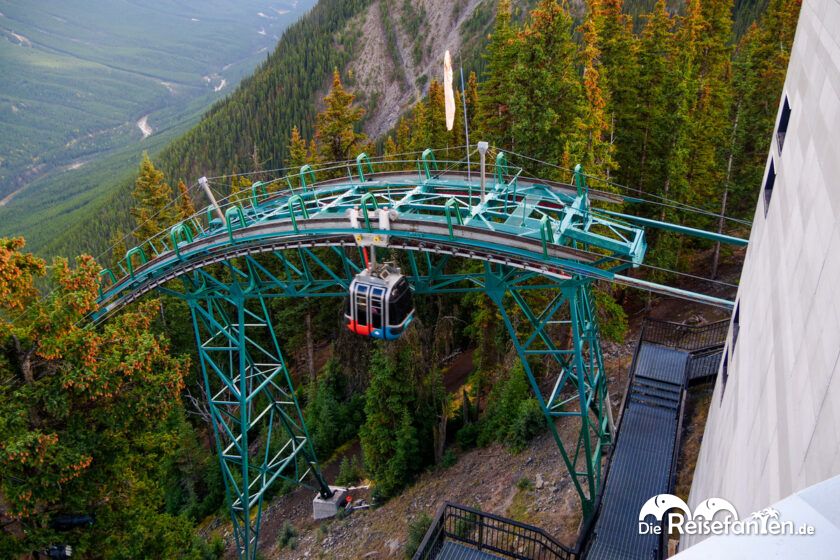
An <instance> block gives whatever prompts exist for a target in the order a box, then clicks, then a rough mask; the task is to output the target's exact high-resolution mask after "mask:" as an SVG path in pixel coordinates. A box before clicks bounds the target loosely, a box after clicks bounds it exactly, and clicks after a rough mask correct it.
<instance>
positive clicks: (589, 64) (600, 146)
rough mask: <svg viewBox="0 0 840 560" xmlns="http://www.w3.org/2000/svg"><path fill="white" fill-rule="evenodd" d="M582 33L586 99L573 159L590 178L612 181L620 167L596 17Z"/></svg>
mask: <svg viewBox="0 0 840 560" xmlns="http://www.w3.org/2000/svg"><path fill="white" fill-rule="evenodd" d="M581 32H582V35H583V48H582V49H581V58H582V60H581V62H582V66H583V91H584V96H583V99H582V103H581V106H580V108H579V110H578V116H577V118H576V127H575V128H576V130H575V133H574V134H573V135H572V137H571V138H570V140H569V144H570V149H571V155H572V157H574V158H575V160H576V162H577V163H580V164H582V165H583V167H584V169H585V170H586V172H587V173H589V174H590V175H594V176H595V177H605V178H607V179H608V178H609V176H610V173H611V172H612V170H613V169H615V167H616V163H615V160H614V159H613V153H614V151H615V147H614V145H613V144H612V143H611V142H610V132H611V128H612V126H611V123H610V122H609V121H608V120H607V118H608V117H607V114H608V108H607V106H608V99H609V97H608V96H609V92H608V91H605V89H604V87H603V85H604V84H605V83H606V81H607V80H606V78H605V77H604V76H603V75H602V74H603V67H602V66H601V63H600V56H601V51H600V47H599V44H600V38H599V36H598V31H597V27H596V25H595V17H594V14H590V17H588V18H587V19H586V21H585V22H584V23H583V25H582V26H581ZM597 186H598V188H599V189H607V190H609V188H610V186H609V184H608V183H599V184H598V185H597Z"/></svg>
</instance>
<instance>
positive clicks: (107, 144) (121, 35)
mask: <svg viewBox="0 0 840 560" xmlns="http://www.w3.org/2000/svg"><path fill="white" fill-rule="evenodd" d="M314 3H315V0H300V1H295V0H252V1H249V2H238V1H234V0H210V1H206V2H198V1H196V0H191V1H187V2H175V1H173V0H150V1H147V2H133V1H130V0H107V1H105V0H84V1H82V0H61V1H57V0H47V1H42V2H34V3H33V2H15V1H11V0H0V74H2V76H3V79H2V80H0V130H2V134H0V234H26V235H27V237H30V238H31V239H32V241H33V243H34V244H36V245H40V244H43V242H44V241H45V238H44V237H43V236H41V232H40V231H39V229H38V228H36V227H33V226H35V225H36V224H37V223H38V222H39V221H43V219H44V218H46V217H47V216H48V215H49V216H50V218H54V219H58V220H59V221H61V222H63V225H64V227H65V228H66V225H67V221H66V220H62V218H63V216H62V213H63V212H72V211H74V210H77V209H80V208H85V207H86V206H87V205H89V204H90V203H91V201H97V200H99V201H101V197H102V195H103V193H104V192H112V191H113V187H114V185H115V184H116V182H117V181H116V179H117V178H118V177H119V176H120V171H121V170H125V171H129V170H130V171H134V168H135V167H136V162H137V160H138V156H139V154H140V153H141V152H142V150H144V149H152V150H155V151H157V150H159V149H160V147H162V146H164V145H165V144H166V143H168V142H169V141H171V140H172V139H173V138H175V137H177V136H179V135H180V134H182V133H183V132H185V131H186V130H187V129H188V128H189V127H190V126H191V125H192V124H194V123H195V122H197V121H198V119H199V118H200V116H201V114H202V113H203V112H204V111H205V110H206V108H207V107H208V106H209V105H210V104H211V103H212V102H213V101H214V100H216V99H219V98H220V97H222V96H224V95H226V94H227V93H228V92H230V91H231V90H232V89H233V88H234V87H235V86H236V84H237V83H238V82H239V80H240V79H241V78H242V77H243V76H245V75H248V74H250V73H251V71H252V70H253V68H254V67H255V66H256V65H257V64H258V63H259V62H260V61H261V60H264V59H265V57H266V53H267V52H268V51H270V50H271V49H272V48H273V47H274V45H275V44H276V42H277V40H278V39H279V36H280V35H281V34H282V32H283V30H284V29H285V28H286V27H287V26H288V25H289V24H290V23H292V22H293V21H295V20H296V19H298V18H299V17H300V16H301V15H302V14H303V13H305V12H306V11H307V10H308V9H309V8H310V7H311V6H312V5H314ZM161 135H163V136H164V137H163V138H161ZM115 154H116V155H118V156H119V157H117V158H115V157H114V155H115ZM105 170H107V172H103V171H105Z"/></svg>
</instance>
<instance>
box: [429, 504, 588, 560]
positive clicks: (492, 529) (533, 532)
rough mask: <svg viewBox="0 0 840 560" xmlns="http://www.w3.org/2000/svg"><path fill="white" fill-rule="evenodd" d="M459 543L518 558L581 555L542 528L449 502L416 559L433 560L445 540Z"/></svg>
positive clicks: (572, 558)
mask: <svg viewBox="0 0 840 560" xmlns="http://www.w3.org/2000/svg"><path fill="white" fill-rule="evenodd" d="M447 540H449V541H454V542H458V543H460V544H462V545H465V546H469V547H471V548H474V549H477V550H486V551H488V552H492V553H494V554H498V555H501V556H503V557H505V558H513V559H516V560H550V559H560V560H578V559H579V558H580V554H579V552H578V551H576V550H573V549H571V548H569V547H567V546H564V545H562V544H560V543H559V542H557V541H556V540H555V539H554V538H553V537H551V536H550V535H548V534H547V533H546V532H545V531H543V530H542V529H540V528H539V527H534V526H532V525H527V524H525V523H520V522H518V521H514V520H512V519H508V518H505V517H501V516H498V515H494V514H492V513H487V512H483V511H479V510H477V509H473V508H470V507H466V506H461V505H457V504H452V503H449V502H447V503H446V504H444V506H443V507H442V508H441V509H440V510H439V511H438V513H437V515H436V516H435V519H434V521H433V522H432V525H431V526H430V527H429V530H428V531H426V536H425V537H424V538H423V542H421V543H420V547H419V548H418V549H417V552H416V553H415V554H414V557H413V560H432V559H434V558H435V556H436V555H437V554H438V553H439V552H440V550H441V549H442V548H443V545H444V543H445V542H446V541H447Z"/></svg>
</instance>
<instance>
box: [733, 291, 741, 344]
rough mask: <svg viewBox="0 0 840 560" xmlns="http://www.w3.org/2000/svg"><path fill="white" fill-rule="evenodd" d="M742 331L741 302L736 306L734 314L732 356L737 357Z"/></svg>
mask: <svg viewBox="0 0 840 560" xmlns="http://www.w3.org/2000/svg"><path fill="white" fill-rule="evenodd" d="M740 330H741V302H740V301H738V302H737V303H736V304H735V313H733V314H732V354H733V355H735V345H736V343H737V342H738V331H740Z"/></svg>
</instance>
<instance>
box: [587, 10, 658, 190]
mask: <svg viewBox="0 0 840 560" xmlns="http://www.w3.org/2000/svg"><path fill="white" fill-rule="evenodd" d="M622 4H623V2H622V0H591V1H590V17H591V18H592V20H593V24H594V27H595V34H596V35H597V39H598V51H599V56H598V61H599V62H600V65H601V68H602V69H603V71H602V72H601V82H602V83H603V84H604V85H603V89H605V90H606V92H607V97H608V99H609V105H608V106H607V113H606V116H605V118H606V120H607V125H608V127H609V129H608V135H607V137H608V138H609V140H610V142H611V143H614V145H615V155H614V159H615V160H616V162H617V163H618V177H619V178H620V179H621V180H623V181H627V180H628V179H627V177H628V176H627V175H625V174H624V173H622V169H623V168H624V167H625V166H631V167H632V165H633V164H634V163H635V161H634V160H635V159H636V158H637V157H638V152H637V146H638V145H639V144H640V142H641V141H642V140H641V138H640V135H639V124H638V122H637V117H638V109H639V104H640V102H641V99H640V97H643V96H644V95H646V94H647V92H646V91H644V90H642V89H640V88H639V70H640V69H639V63H638V40H637V39H636V37H635V36H634V35H633V21H632V17H630V16H629V15H628V14H626V13H624V11H623V9H622V8H623V6H622ZM584 40H585V39H584ZM584 80H586V76H585V75H584Z"/></svg>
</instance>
